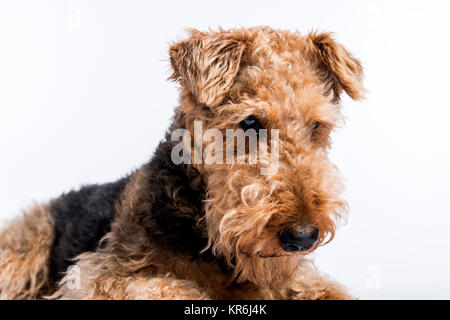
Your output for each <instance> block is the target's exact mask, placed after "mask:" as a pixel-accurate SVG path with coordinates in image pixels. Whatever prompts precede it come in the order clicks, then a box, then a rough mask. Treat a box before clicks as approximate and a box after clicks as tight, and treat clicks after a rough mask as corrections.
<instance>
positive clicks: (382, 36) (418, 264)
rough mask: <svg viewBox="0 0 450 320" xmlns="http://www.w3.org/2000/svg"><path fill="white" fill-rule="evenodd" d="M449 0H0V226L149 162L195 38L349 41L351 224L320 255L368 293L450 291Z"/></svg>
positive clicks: (406, 295)
mask: <svg viewBox="0 0 450 320" xmlns="http://www.w3.org/2000/svg"><path fill="white" fill-rule="evenodd" d="M449 13H450V2H449V1H419V2H417V1H411V0H409V1H281V0H277V1H243V0H239V1H231V0H228V1H220V2H214V1H173V0H172V1H164V2H163V1H160V2H159V3H156V2H155V3H154V2H153V1H110V0H108V1H106V0H105V1H92V0H90V1H88V0H85V1H76V0H73V1H62V0H58V1H18V0H11V1H5V0H3V1H1V2H0V152H1V154H0V218H1V219H2V220H4V219H6V218H9V217H12V216H14V215H17V214H18V213H19V212H20V210H21V209H22V208H25V207H27V206H29V205H31V204H32V201H33V200H37V201H45V200H46V199H49V198H51V197H54V196H57V195H58V194H60V193H61V192H63V191H68V190H70V189H71V188H73V187H79V186H80V185H81V184H85V183H94V182H106V181H112V180H114V179H116V178H119V177H120V176H122V175H124V174H126V173H127V172H129V171H130V170H131V169H133V168H136V167H138V166H139V165H141V164H143V163H144V162H145V161H147V160H148V159H149V157H150V156H151V154H152V152H153V150H154V148H155V146H156V144H157V143H158V141H159V140H160V139H161V138H162V137H163V133H164V130H165V129H166V127H167V126H168V124H169V119H170V117H171V114H172V111H173V108H174V107H175V106H176V105H177V91H176V86H175V85H174V84H173V83H170V82H168V81H166V78H167V77H168V76H169V62H168V55H167V49H168V46H169V43H170V41H173V40H177V39H181V38H182V37H183V35H184V32H183V29H184V28H186V27H195V28H199V29H203V30H205V29H207V28H208V27H213V28H215V27H217V26H222V27H224V28H228V27H241V26H242V27H247V26H257V25H269V26H271V27H275V28H281V29H290V30H294V29H298V30H300V31H302V32H306V31H309V30H312V29H319V30H328V31H334V32H336V37H337V39H338V40H339V41H340V42H342V43H343V44H345V45H346V46H347V47H348V48H349V49H350V51H352V52H353V53H354V54H355V55H356V56H357V57H359V58H360V59H361V61H362V63H363V65H364V67H365V70H366V87H367V88H368V90H369V94H368V95H367V100H365V101H363V102H359V103H355V102H353V101H351V100H349V99H344V101H343V105H344V110H345V114H346V117H347V121H346V126H345V127H344V128H343V129H340V130H339V131H338V132H337V133H335V134H334V136H333V139H334V149H333V151H332V159H333V161H334V162H335V163H336V164H337V165H338V166H339V167H340V169H341V173H342V175H343V176H344V177H345V178H346V185H347V191H346V199H347V200H348V202H349V204H350V208H351V210H350V214H349V219H348V224H347V225H346V226H343V227H341V228H340V229H339V231H338V233H337V237H336V239H335V240H334V241H333V242H332V243H331V244H329V245H327V246H325V247H323V248H320V249H319V250H318V251H317V253H315V259H316V262H317V264H318V265H319V267H320V268H321V269H322V270H323V271H325V272H326V273H328V274H330V275H331V276H332V277H333V278H336V279H337V280H339V281H341V282H342V283H344V284H346V285H347V286H348V287H350V288H351V289H352V291H353V292H354V293H355V294H356V295H358V296H359V297H361V298H363V299H373V298H376V299H378V298H384V299H410V298H413V299H416V298H447V299H448V298H450V272H449V271H450V253H449V245H450V240H449V229H450V209H449V197H450V169H449V163H450V151H449V146H450V144H449V138H450V129H449V120H450V105H449V104H450V103H449V79H450V59H449V57H450V23H449Z"/></svg>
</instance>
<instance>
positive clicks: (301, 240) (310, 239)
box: [280, 228, 319, 252]
mask: <svg viewBox="0 0 450 320" xmlns="http://www.w3.org/2000/svg"><path fill="white" fill-rule="evenodd" d="M318 237H319V230H318V229H317V228H314V229H313V230H311V231H310V232H303V231H295V230H291V229H289V230H286V231H284V232H283V233H282V234H281V236H280V240H281V245H282V247H283V249H284V251H286V252H295V251H305V250H308V249H309V248H311V247H312V246H313V245H314V244H315V243H316V242H317V239H318Z"/></svg>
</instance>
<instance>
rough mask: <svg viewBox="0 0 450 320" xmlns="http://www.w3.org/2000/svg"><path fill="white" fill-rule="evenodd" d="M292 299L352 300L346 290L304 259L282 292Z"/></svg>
mask: <svg viewBox="0 0 450 320" xmlns="http://www.w3.org/2000/svg"><path fill="white" fill-rule="evenodd" d="M282 295H283V296H284V297H283V298H285V299H292V300H354V299H356V298H355V297H354V296H352V295H351V294H350V293H349V292H348V290H347V289H346V288H345V287H344V286H343V285H341V284H339V283H337V282H336V281H333V280H331V279H330V278H328V277H327V276H326V275H324V274H322V273H321V272H319V270H317V269H316V267H315V266H314V265H313V264H312V263H311V262H309V261H306V260H305V261H304V262H303V263H302V264H301V266H300V268H299V270H298V272H297V273H296V275H295V276H294V278H293V282H291V284H290V285H289V287H288V288H287V290H286V291H285V292H284V293H283V294H282Z"/></svg>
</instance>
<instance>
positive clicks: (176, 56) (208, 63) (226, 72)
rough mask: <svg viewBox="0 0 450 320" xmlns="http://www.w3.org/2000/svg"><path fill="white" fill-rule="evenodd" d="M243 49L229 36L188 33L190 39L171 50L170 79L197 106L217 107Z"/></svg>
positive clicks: (239, 42)
mask: <svg viewBox="0 0 450 320" xmlns="http://www.w3.org/2000/svg"><path fill="white" fill-rule="evenodd" d="M244 46H245V45H244V43H243V42H242V41H240V40H239V39H236V38H233V37H232V35H229V34H223V33H202V32H198V31H195V30H194V31H191V36H190V38H188V39H187V40H185V41H182V42H179V43H175V44H173V45H172V46H171V47H170V50H169V54H170V63H171V65H172V69H173V74H172V76H171V77H170V79H173V80H176V81H179V82H180V83H181V84H182V85H183V86H184V87H186V88H187V89H188V90H189V91H190V92H191V93H192V94H193V95H194V96H195V97H196V99H197V100H198V102H200V103H202V104H205V105H208V106H211V107H213V106H217V105H219V104H220V103H221V102H222V101H223V99H224V97H225V96H226V94H227V92H228V91H229V89H230V87H231V85H232V84H233V81H234V79H235V77H236V74H237V72H238V70H239V65H240V61H241V57H242V54H243V51H244Z"/></svg>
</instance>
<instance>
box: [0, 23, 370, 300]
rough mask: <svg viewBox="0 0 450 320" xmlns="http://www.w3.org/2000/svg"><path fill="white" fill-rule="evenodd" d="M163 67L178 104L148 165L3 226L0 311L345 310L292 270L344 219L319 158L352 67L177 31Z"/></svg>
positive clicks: (277, 41)
mask: <svg viewBox="0 0 450 320" xmlns="http://www.w3.org/2000/svg"><path fill="white" fill-rule="evenodd" d="M169 55H170V64H171V68H172V71H173V74H172V75H171V77H170V79H171V80H173V81H175V82H177V83H178V84H179V87H180V104H179V106H178V107H177V108H176V110H175V115H174V117H173V121H172V124H171V125H170V128H169V129H168V131H167V132H166V135H165V139H164V140H163V141H162V142H161V143H160V144H159V146H158V147H157V149H156V151H155V153H154V155H153V157H152V158H151V159H150V161H149V162H148V163H146V164H145V165H143V166H142V167H140V168H139V169H137V170H135V171H133V172H132V173H130V174H129V175H127V176H125V177H123V178H122V179H120V180H118V181H116V182H112V183H108V184H102V185H88V186H84V187H81V188H80V189H79V190H76V191H71V192H69V193H67V194H63V195H61V196H60V197H58V198H55V199H53V200H51V201H50V202H48V203H45V204H38V205H35V206H34V207H33V208H31V209H30V210H28V211H25V212H24V214H23V215H22V216H20V217H18V218H16V219H15V220H13V221H12V222H10V223H9V224H7V225H6V226H5V227H4V228H3V230H2V231H1V234H0V297H1V298H2V299H41V298H54V299H352V298H353V296H352V295H351V294H350V293H349V291H348V289H346V288H345V287H344V286H342V285H340V284H339V283H337V282H335V281H333V280H331V279H330V278H328V277H327V276H326V275H324V274H322V273H321V272H319V271H318V270H317V269H316V268H315V266H314V265H313V263H312V262H310V261H309V260H308V257H307V255H308V254H309V253H311V252H313V251H314V250H315V249H317V248H318V247H319V246H321V245H324V244H326V243H328V242H329V241H331V240H332V239H333V237H334V234H335V229H336V226H337V225H338V223H339V221H340V219H341V218H342V217H343V216H345V215H346V212H347V204H346V202H345V201H344V200H343V199H341V193H342V183H341V179H340V177H339V174H338V172H337V169H336V167H335V166H334V165H333V164H332V163H331V162H330V161H329V158H328V155H327V154H328V150H329V148H330V145H331V142H330V133H331V132H332V131H333V129H334V128H335V127H336V126H337V125H338V124H339V122H340V120H341V119H342V115H341V106H340V103H339V102H340V96H341V94H342V93H343V92H346V93H347V94H348V95H349V96H350V97H351V98H352V99H354V100H359V99H362V98H363V96H364V87H363V68H362V66H361V63H360V62H359V60H357V59H356V58H355V57H354V56H353V55H352V54H351V53H350V52H349V51H348V50H347V49H345V48H344V47H343V46H342V45H341V44H339V43H337V42H336V41H335V40H334V38H333V36H332V34H330V33H319V32H315V31H313V32H309V33H307V34H301V33H299V32H289V31H282V30H274V29H271V28H269V27H255V28H248V29H231V30H223V29H219V30H217V31H214V30H210V31H207V32H200V31H197V30H190V31H189V36H188V37H187V38H186V39H185V40H183V41H180V42H176V43H173V44H172V45H171V46H170V49H169ZM199 129H201V132H200V133H199ZM180 130H181V131H180ZM239 130H241V131H239ZM203 131H205V132H207V133H208V135H204V134H202V132H203ZM229 131H233V132H237V131H239V132H244V133H245V135H244V140H245V141H244V148H243V149H242V148H241V149H240V150H238V149H237V144H236V145H235V144H234V143H235V142H236V141H237V140H238V137H237V136H233V137H232V138H231V139H229V140H225V138H224V133H225V135H226V136H227V138H228V133H229ZM248 132H250V133H248ZM175 133H179V134H175ZM174 136H175V138H176V139H175V140H174ZM192 137H194V139H192ZM211 137H213V138H214V139H213V138H211ZM188 138H189V139H188ZM177 139H178V140H177ZM246 139H247V140H248V142H249V143H248V145H247V144H246V142H247V140H246ZM252 139H254V140H253V141H256V150H263V149H264V148H263V147H262V146H264V143H265V151H266V152H265V153H261V155H262V156H261V157H259V156H257V157H256V160H255V157H254V158H253V159H250V158H251V155H252V154H253V153H252V152H253V151H254V150H255V148H251V147H250V142H251V141H250V140H252ZM180 140H182V141H181V142H180ZM192 140H194V141H192ZM213 140H214V141H213ZM269 141H271V142H273V144H269ZM208 142H210V144H207V143H208ZM208 146H209V147H208ZM233 146H234V147H233ZM207 149H208V150H207ZM225 149H227V150H225ZM230 150H231V152H230ZM251 151H252V152H251ZM235 154H237V156H236V157H235V158H234V155H235ZM223 155H225V156H226V157H225V158H226V159H227V160H230V159H229V158H231V160H230V161H226V162H225V161H223ZM217 158H219V159H217ZM272 159H275V160H274V161H272ZM212 160H214V161H212ZM269 160H270V161H269Z"/></svg>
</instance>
